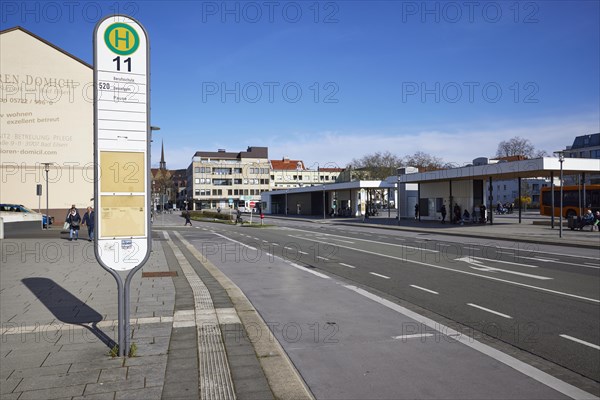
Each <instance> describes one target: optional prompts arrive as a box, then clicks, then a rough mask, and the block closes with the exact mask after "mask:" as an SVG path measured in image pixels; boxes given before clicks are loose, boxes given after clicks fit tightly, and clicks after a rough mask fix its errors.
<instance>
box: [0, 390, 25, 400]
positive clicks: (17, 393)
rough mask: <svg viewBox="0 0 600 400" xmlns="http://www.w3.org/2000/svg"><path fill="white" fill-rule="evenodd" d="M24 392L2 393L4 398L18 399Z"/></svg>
mask: <svg viewBox="0 0 600 400" xmlns="http://www.w3.org/2000/svg"><path fill="white" fill-rule="evenodd" d="M21 393H22V392H15V393H8V394H3V395H2V400H17V399H18V398H19V396H21Z"/></svg>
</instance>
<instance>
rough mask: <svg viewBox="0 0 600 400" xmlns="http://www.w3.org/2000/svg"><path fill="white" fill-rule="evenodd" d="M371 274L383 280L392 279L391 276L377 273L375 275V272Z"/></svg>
mask: <svg viewBox="0 0 600 400" xmlns="http://www.w3.org/2000/svg"><path fill="white" fill-rule="evenodd" d="M369 273H370V274H371V275H375V276H378V277H380V278H383V279H391V278H390V277H389V276H385V275H381V274H377V273H375V272H369Z"/></svg>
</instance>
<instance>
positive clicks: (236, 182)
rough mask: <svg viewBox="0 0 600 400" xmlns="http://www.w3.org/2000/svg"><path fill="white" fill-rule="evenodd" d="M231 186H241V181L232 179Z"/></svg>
mask: <svg viewBox="0 0 600 400" xmlns="http://www.w3.org/2000/svg"><path fill="white" fill-rule="evenodd" d="M233 184H234V185H241V184H242V180H241V179H234V180H233Z"/></svg>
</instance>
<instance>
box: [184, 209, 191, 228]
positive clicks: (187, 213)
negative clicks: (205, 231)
mask: <svg viewBox="0 0 600 400" xmlns="http://www.w3.org/2000/svg"><path fill="white" fill-rule="evenodd" d="M183 216H184V217H185V224H184V225H183V226H187V224H190V226H192V221H191V220H190V211H189V210H186V211H185V212H184V213H183Z"/></svg>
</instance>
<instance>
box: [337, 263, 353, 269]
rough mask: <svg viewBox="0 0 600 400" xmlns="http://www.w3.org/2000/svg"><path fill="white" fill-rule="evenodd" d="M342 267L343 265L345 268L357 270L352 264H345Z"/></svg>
mask: <svg viewBox="0 0 600 400" xmlns="http://www.w3.org/2000/svg"><path fill="white" fill-rule="evenodd" d="M340 265H343V266H344V267H348V268H356V267H354V266H352V265H350V264H344V263H340Z"/></svg>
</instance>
